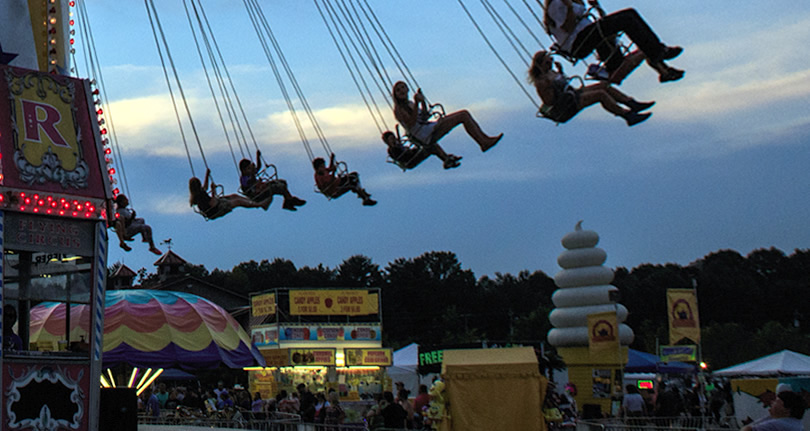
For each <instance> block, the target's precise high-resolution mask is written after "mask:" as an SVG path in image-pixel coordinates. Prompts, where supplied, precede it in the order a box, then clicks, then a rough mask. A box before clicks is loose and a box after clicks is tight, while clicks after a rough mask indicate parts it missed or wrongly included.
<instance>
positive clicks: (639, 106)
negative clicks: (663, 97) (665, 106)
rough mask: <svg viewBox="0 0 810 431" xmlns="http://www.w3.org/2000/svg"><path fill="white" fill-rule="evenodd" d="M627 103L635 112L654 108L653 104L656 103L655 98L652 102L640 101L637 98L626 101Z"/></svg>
mask: <svg viewBox="0 0 810 431" xmlns="http://www.w3.org/2000/svg"><path fill="white" fill-rule="evenodd" d="M625 105H627V107H628V108H630V110H631V111H633V112H641V111H646V110H648V109H650V108H652V107H653V105H655V101H654V100H653V101H650V102H638V101H636V100H631V101H629V102H627V103H625Z"/></svg>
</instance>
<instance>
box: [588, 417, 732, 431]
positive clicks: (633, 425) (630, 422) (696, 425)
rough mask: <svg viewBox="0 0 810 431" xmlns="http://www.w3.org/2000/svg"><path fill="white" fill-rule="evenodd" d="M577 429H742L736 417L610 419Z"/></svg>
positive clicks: (589, 423)
mask: <svg viewBox="0 0 810 431" xmlns="http://www.w3.org/2000/svg"><path fill="white" fill-rule="evenodd" d="M577 425H578V427H577V429H587V430H589V431H636V430H660V431H665V430H666V431H694V430H706V431H727V430H730V429H732V430H738V429H740V426H739V424H738V423H737V420H736V419H735V418H734V417H726V418H722V419H720V420H716V419H714V418H713V417H699V416H698V417H688V416H678V417H632V418H624V419H619V418H610V419H594V420H587V421H578V422H577Z"/></svg>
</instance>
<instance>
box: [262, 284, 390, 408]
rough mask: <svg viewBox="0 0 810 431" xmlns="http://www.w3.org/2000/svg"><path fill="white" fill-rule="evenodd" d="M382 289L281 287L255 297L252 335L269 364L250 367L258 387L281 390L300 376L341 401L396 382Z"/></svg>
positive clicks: (272, 392)
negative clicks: (385, 340) (390, 372)
mask: <svg viewBox="0 0 810 431" xmlns="http://www.w3.org/2000/svg"><path fill="white" fill-rule="evenodd" d="M381 309H382V307H381V306H380V291H379V289H378V288H370V289H369V288H361V289H341V288H336V289H325V288H321V289H318V288H311V289H310V288H279V289H273V290H272V291H267V292H261V293H257V294H254V295H252V296H251V337H252V341H253V343H254V344H255V345H256V346H257V347H258V348H259V352H260V353H261V354H262V356H264V359H265V362H266V364H267V365H266V367H251V368H246V370H247V371H248V372H249V376H250V378H249V381H250V391H251V393H254V392H259V393H261V395H262V398H264V399H268V398H272V397H275V396H276V394H278V393H279V392H280V391H281V390H286V391H287V392H288V393H290V392H293V391H295V388H296V386H298V385H299V384H301V383H304V384H306V385H307V387H308V388H309V390H310V391H312V392H321V391H322V392H328V391H330V390H334V391H337V392H338V394H339V395H340V397H341V400H342V401H359V400H366V399H371V397H372V395H373V394H375V393H379V392H382V391H383V390H386V389H389V390H390V387H391V382H390V380H389V379H387V377H386V374H385V372H384V370H385V367H389V366H391V364H392V362H393V352H392V350H391V349H390V348H383V347H382V316H381V314H380V310H381Z"/></svg>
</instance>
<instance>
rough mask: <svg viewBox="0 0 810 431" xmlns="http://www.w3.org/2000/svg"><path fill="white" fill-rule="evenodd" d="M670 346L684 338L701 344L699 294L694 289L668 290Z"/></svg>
mask: <svg viewBox="0 0 810 431" xmlns="http://www.w3.org/2000/svg"><path fill="white" fill-rule="evenodd" d="M667 309H668V310H669V313H668V315H669V344H678V342H679V341H681V340H682V339H684V338H688V339H690V340H692V341H693V342H695V343H699V342H700V319H699V318H698V304H697V294H696V293H695V290H694V289H667Z"/></svg>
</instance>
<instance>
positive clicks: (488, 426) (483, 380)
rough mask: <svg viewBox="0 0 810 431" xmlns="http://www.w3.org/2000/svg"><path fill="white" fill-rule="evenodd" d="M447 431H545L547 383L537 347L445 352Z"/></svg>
mask: <svg viewBox="0 0 810 431" xmlns="http://www.w3.org/2000/svg"><path fill="white" fill-rule="evenodd" d="M442 379H443V380H444V384H445V388H446V398H447V399H448V401H449V408H448V409H447V412H448V415H447V416H446V417H445V418H444V419H443V420H442V426H441V427H440V429H443V430H455V431H476V430H481V431H490V430H545V429H546V423H545V420H544V419H543V400H544V399H545V396H546V389H547V385H548V380H547V379H546V378H545V377H543V375H542V374H540V369H539V365H538V362H537V355H536V354H535V352H534V348H532V347H511V348H498V349H462V350H445V351H444V358H443V363H442Z"/></svg>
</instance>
